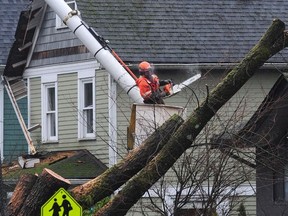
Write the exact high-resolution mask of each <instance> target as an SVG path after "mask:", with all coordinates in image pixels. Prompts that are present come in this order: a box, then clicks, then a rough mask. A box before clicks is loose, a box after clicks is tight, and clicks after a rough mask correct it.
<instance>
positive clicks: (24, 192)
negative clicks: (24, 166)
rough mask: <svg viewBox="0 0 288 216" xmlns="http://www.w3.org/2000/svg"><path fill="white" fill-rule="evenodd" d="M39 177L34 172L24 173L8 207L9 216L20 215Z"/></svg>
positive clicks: (7, 213)
mask: <svg viewBox="0 0 288 216" xmlns="http://www.w3.org/2000/svg"><path fill="white" fill-rule="evenodd" d="M37 178H38V177H37V176H36V175H32V174H23V175H21V176H20V178H19V180H18V182H17V185H16V187H15V189H14V192H13V195H12V197H11V199H10V201H9V203H8V205H7V208H6V215H7V216H17V215H18V213H19V211H20V209H21V208H22V206H23V203H24V202H25V200H26V197H27V196H28V195H29V193H30V191H31V189H32V187H33V186H34V184H35V182H36V180H37Z"/></svg>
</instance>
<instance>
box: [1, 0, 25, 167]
mask: <svg viewBox="0 0 288 216" xmlns="http://www.w3.org/2000/svg"><path fill="white" fill-rule="evenodd" d="M29 3H30V1H29V0H12V1H6V0H1V1H0V4H1V7H0V12H1V15H0V27H1V31H0V41H1V43H0V76H2V74H3V71H4V69H5V65H6V62H7V59H8V55H9V50H10V49H11V47H12V44H13V42H14V35H15V32H16V27H17V23H18V19H19V17H20V13H21V11H23V10H25V9H27V8H28V6H29ZM0 80H1V81H0V151H1V159H2V160H3V159H4V161H5V162H11V161H12V160H14V159H15V158H16V157H17V156H19V155H20V154H27V152H28V148H27V145H26V140H25V137H24V135H23V133H22V130H21V127H20V125H19V122H18V121H17V117H16V115H15V112H14V110H13V108H12V105H11V102H10V100H9V97H8V95H7V93H6V91H5V90H4V86H3V83H2V79H0ZM18 103H19V107H20V109H21V112H22V113H23V116H24V119H25V120H27V100H26V99H25V98H23V99H21V100H19V101H18Z"/></svg>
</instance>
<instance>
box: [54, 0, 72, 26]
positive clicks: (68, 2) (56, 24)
mask: <svg viewBox="0 0 288 216" xmlns="http://www.w3.org/2000/svg"><path fill="white" fill-rule="evenodd" d="M66 3H67V5H68V6H69V7H70V5H69V4H74V8H75V10H77V4H76V1H67V2H66ZM55 27H56V29H57V30H60V29H66V28H68V26H66V25H65V24H64V23H63V21H62V20H61V19H60V17H59V16H58V15H57V14H56V21H55Z"/></svg>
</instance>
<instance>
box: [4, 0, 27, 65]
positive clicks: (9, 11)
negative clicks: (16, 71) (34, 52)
mask: <svg viewBox="0 0 288 216" xmlns="http://www.w3.org/2000/svg"><path fill="white" fill-rule="evenodd" d="M29 2H30V0H0V4H1V7H0V28H1V31H0V41H1V43H0V65H5V64H6V61H7V57H8V53H9V49H10V48H11V46H12V44H13V42H14V35H15V31H16V27H17V23H18V18H19V16H20V13H21V11H23V10H25V9H27V6H28V4H29Z"/></svg>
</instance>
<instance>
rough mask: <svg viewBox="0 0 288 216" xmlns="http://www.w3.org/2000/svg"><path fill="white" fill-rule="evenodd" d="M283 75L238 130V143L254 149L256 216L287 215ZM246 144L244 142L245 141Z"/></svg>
mask: <svg viewBox="0 0 288 216" xmlns="http://www.w3.org/2000/svg"><path fill="white" fill-rule="evenodd" d="M287 105H288V81H287V73H284V75H282V76H280V77H279V79H278V80H277V82H276V83H275V85H274V86H273V88H272V89H271V91H270V92H269V94H268V95H267V97H266V98H265V100H264V101H263V103H262V104H261V106H260V107H259V108H258V110H257V111H256V112H255V114H254V115H253V116H252V118H251V119H250V120H249V122H248V123H247V124H246V125H245V127H244V128H243V129H242V130H241V131H240V133H239V134H238V136H237V137H240V141H241V143H243V142H244V143H245V145H246V146H250V145H251V144H252V145H253V146H256V149H257V150H256V151H257V155H256V159H257V160H256V167H257V168H256V171H257V180H256V181H257V184H256V185H257V215H259V216H264V215H287V213H288V206H287V201H288V193H287V191H288V179H287V178H288V173H287V172H288V167H287V164H288V158H287V151H288V149H287V138H288V137H287V132H288V131H287V120H288V114H287ZM247 141H248V142H247Z"/></svg>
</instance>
